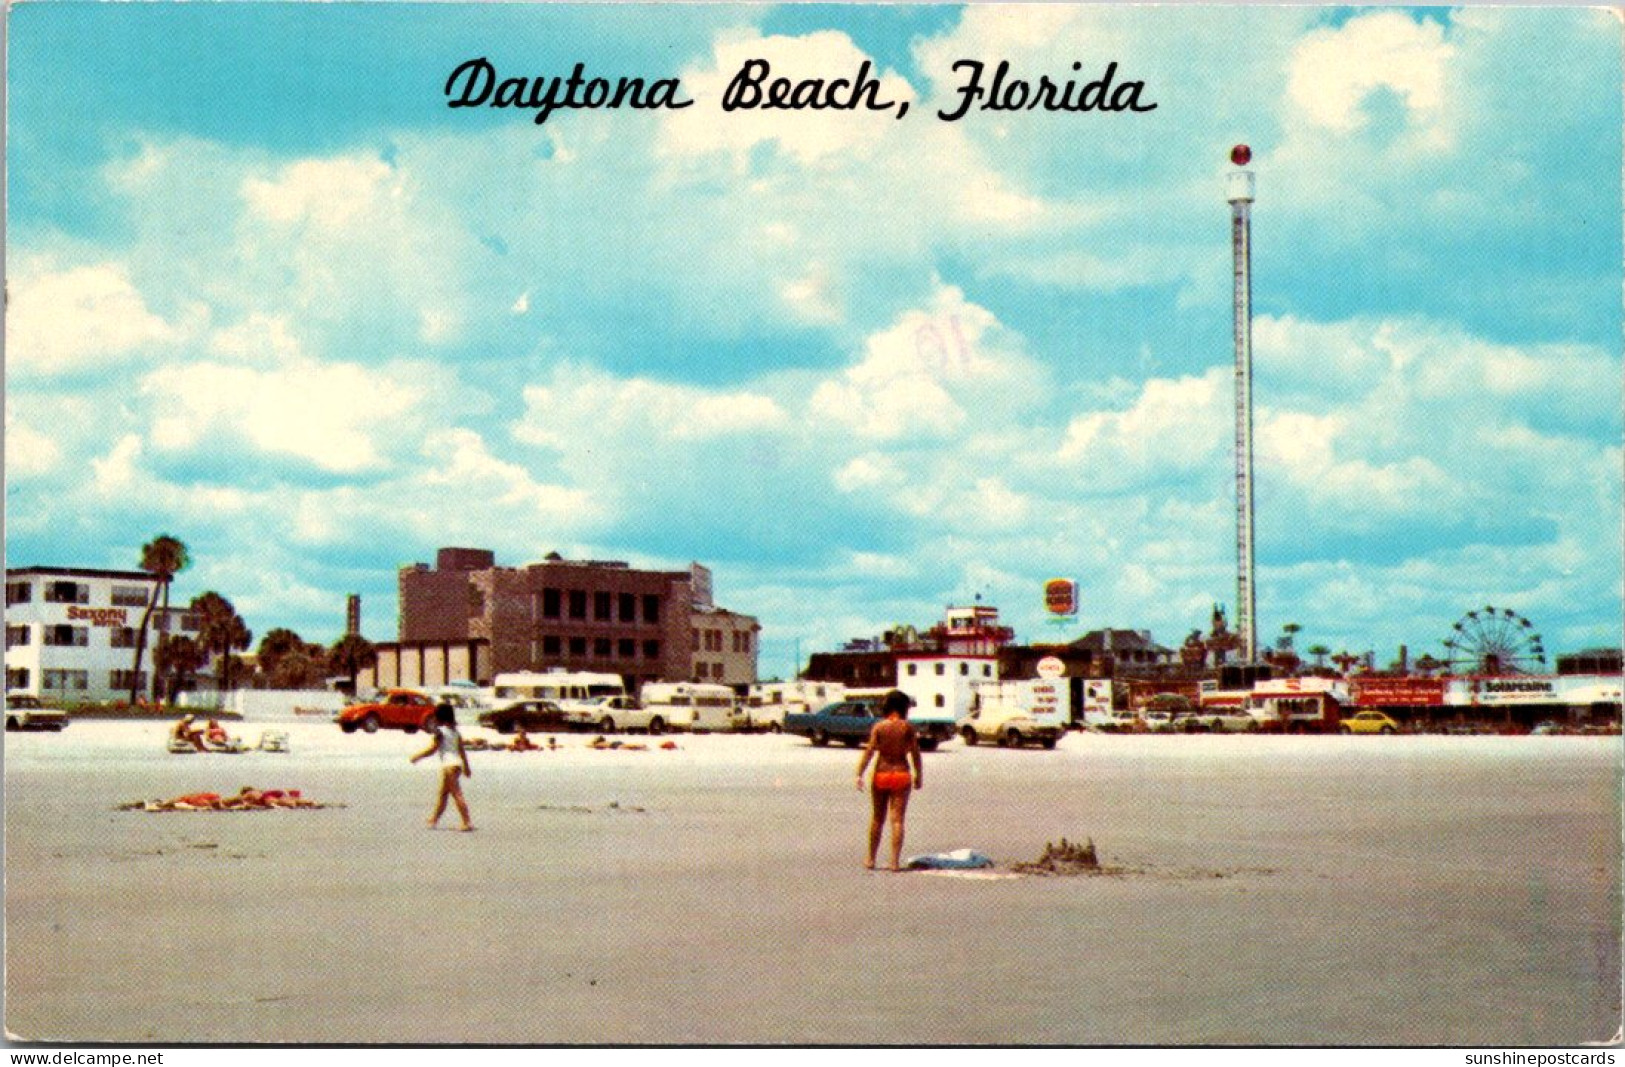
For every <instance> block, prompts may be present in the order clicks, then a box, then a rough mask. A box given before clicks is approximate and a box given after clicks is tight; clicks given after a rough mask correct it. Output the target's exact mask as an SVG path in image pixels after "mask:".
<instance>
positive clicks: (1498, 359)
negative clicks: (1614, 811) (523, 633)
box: [4, 2, 1625, 677]
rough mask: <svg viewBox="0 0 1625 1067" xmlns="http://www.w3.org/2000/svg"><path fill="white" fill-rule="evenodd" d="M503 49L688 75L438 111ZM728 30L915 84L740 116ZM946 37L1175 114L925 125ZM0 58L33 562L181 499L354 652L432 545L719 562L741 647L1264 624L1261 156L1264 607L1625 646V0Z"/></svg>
mask: <svg viewBox="0 0 1625 1067" xmlns="http://www.w3.org/2000/svg"><path fill="white" fill-rule="evenodd" d="M476 57H486V58H487V59H489V61H490V63H491V64H492V66H493V67H494V68H495V69H496V70H497V71H498V74H499V77H501V78H508V77H527V78H529V77H540V76H555V75H568V74H569V72H570V70H571V68H572V67H573V66H574V65H575V64H576V63H581V64H583V65H584V66H585V69H586V72H587V75H588V76H593V75H599V76H606V77H610V78H615V77H619V76H623V75H625V76H642V77H644V78H646V79H651V80H652V79H655V78H669V77H680V78H681V83H682V97H683V98H685V99H692V100H693V101H694V104H693V106H691V107H688V108H683V109H678V110H629V109H623V110H596V111H593V110H572V111H556V112H554V113H553V114H552V115H551V116H549V117H548V118H547V120H546V122H545V123H543V124H537V123H535V122H534V121H533V117H534V116H533V113H532V112H529V111H521V110H514V109H495V108H489V107H471V108H456V109H454V108H450V107H448V106H447V97H446V95H445V86H446V81H447V78H448V76H449V75H450V74H451V72H452V70H453V69H454V68H455V67H457V65H458V64H460V63H462V62H463V61H465V60H468V59H472V58H476ZM752 58H760V59H766V60H767V61H768V62H769V63H770V64H771V66H772V70H773V74H774V76H786V77H789V78H792V79H807V78H824V79H831V78H836V77H848V78H850V77H852V76H853V75H854V74H855V73H856V72H857V70H858V68H859V66H860V65H861V64H862V63H864V62H866V61H867V62H869V63H871V64H872V69H873V70H874V72H875V74H876V76H877V77H878V78H879V79H880V81H881V84H882V88H883V92H882V96H883V98H888V99H895V100H900V101H908V102H909V103H910V110H909V112H908V114H907V115H906V116H904V117H902V118H896V117H894V114H893V113H876V114H866V113H862V112H845V111H798V112H787V111H778V112H772V111H736V112H732V113H725V112H723V110H722V109H721V107H720V100H721V97H722V93H723V89H724V87H725V86H726V84H727V82H728V80H729V79H730V78H731V77H732V76H733V74H734V72H736V71H737V70H739V69H740V67H741V66H742V65H743V64H744V62H745V61H746V60H747V59H752ZM963 59H977V60H981V61H984V62H985V63H986V64H987V66H988V68H989V72H991V69H992V67H994V66H995V65H996V64H997V63H998V61H1000V60H1004V61H1008V62H1009V64H1010V70H1011V76H1012V77H1018V78H1026V79H1027V80H1030V81H1036V80H1037V79H1038V77H1039V76H1040V75H1047V76H1049V77H1051V78H1052V79H1053V80H1056V81H1064V80H1065V79H1067V78H1075V79H1077V80H1079V81H1080V82H1081V81H1084V80H1088V79H1093V78H1098V77H1099V76H1100V74H1101V73H1102V72H1103V71H1105V69H1106V68H1107V65H1108V64H1110V63H1115V64H1116V65H1117V66H1116V72H1115V77H1116V79H1117V81H1118V82H1119V83H1121V82H1124V81H1131V80H1132V81H1138V82H1141V83H1142V84H1143V87H1144V88H1143V90H1142V92H1141V95H1140V100H1141V103H1142V106H1143V105H1144V104H1147V103H1155V104H1156V107H1155V109H1154V110H1147V111H1142V112H1138V113H1128V112H1122V113H1116V112H1105V111H1098V110H1097V111H1088V112H1059V113H1049V112H1044V111H1015V112H1012V111H1002V112H998V111H972V112H971V113H970V114H968V115H967V116H965V117H964V118H963V119H961V120H959V121H956V122H946V121H942V120H941V119H939V118H938V113H939V112H940V111H944V110H951V108H952V107H954V106H957V100H958V93H957V89H958V87H959V86H960V85H961V84H962V81H963V77H962V73H956V72H955V70H954V63H955V62H956V61H959V60H963ZM8 63H9V81H8V94H9V105H8V106H9V115H8V130H7V133H8V140H7V144H6V163H7V196H8V202H7V203H8V218H7V235H6V271H7V277H6V285H7V292H8V307H7V315H6V333H5V339H6V355H5V386H6V394H5V459H4V463H5V478H6V515H5V518H6V562H7V565H8V566H33V565H40V566H82V567H113V568H126V567H133V566H134V565H135V564H136V563H137V561H138V559H139V554H140V547H141V545H142V544H143V543H144V542H146V541H148V540H150V539H151V538H152V537H153V536H155V535H157V534H158V533H168V534H171V535H173V536H176V537H179V538H180V539H181V540H183V541H185V542H186V544H187V545H188V546H189V548H190V551H191V555H192V558H193V561H194V562H193V565H192V567H191V568H190V570H188V571H187V572H185V573H184V574H183V575H182V576H181V577H180V578H179V579H178V581H177V584H176V596H177V597H178V598H185V597H189V596H195V595H197V594H198V593H201V592H202V591H204V590H205V589H214V590H217V591H219V592H221V593H222V594H224V595H226V596H227V597H229V598H230V599H231V600H232V601H233V602H234V603H235V604H236V605H237V607H238V609H239V611H241V612H242V614H243V615H244V617H245V619H246V620H247V622H248V624H249V626H250V627H251V628H252V629H253V630H254V631H255V635H256V640H257V638H258V636H260V635H262V634H264V633H265V632H266V631H267V630H269V629H271V628H273V627H290V628H292V629H295V630H297V631H298V632H300V633H301V634H302V635H304V636H305V637H306V638H307V639H310V640H318V641H322V642H324V643H326V642H330V641H332V640H333V639H334V638H336V637H337V636H338V634H339V633H340V632H341V630H342V627H343V619H344V602H345V596H346V594H348V593H360V594H361V595H362V602H363V632H364V633H365V634H366V636H367V637H369V638H371V639H372V640H374V641H387V640H393V639H394V638H395V637H396V605H395V574H396V570H397V568H398V567H399V566H401V565H402V564H405V563H410V562H413V561H426V562H427V561H432V559H433V557H434V552H435V550H436V548H438V547H440V546H447V545H457V546H474V547H485V548H490V549H493V550H494V551H495V552H496V554H497V558H498V561H499V563H502V564H504V565H522V564H525V563H527V562H532V561H536V560H539V559H541V558H542V557H543V556H544V555H546V554H547V553H548V552H551V551H558V552H560V553H562V554H563V555H565V556H566V557H571V558H595V559H605V558H608V559H623V560H627V561H630V562H632V563H633V564H634V565H638V566H649V567H657V568H682V567H686V566H687V565H688V563H689V562H690V561H696V560H697V561H699V562H702V563H705V564H706V565H707V566H709V567H711V568H712V569H713V571H714V573H715V589H716V596H717V600H718V601H719V602H720V603H722V604H723V605H725V606H727V607H729V608H732V609H734V610H736V611H741V612H745V613H748V614H752V615H755V616H757V617H758V618H759V619H760V621H761V624H762V627H763V632H762V638H763V652H762V657H761V662H760V671H761V673H762V675H763V676H764V677H768V676H774V675H784V674H786V673H788V672H789V671H790V670H791V668H792V663H793V662H794V657H795V655H796V653H797V652H798V651H799V653H800V655H801V656H802V657H803V659H804V658H805V656H806V655H807V654H809V653H810V652H811V651H814V650H816V649H824V648H831V647H834V646H836V645H837V644H839V643H840V642H842V641H844V640H846V639H848V638H852V637H861V636H873V635H876V634H878V633H880V632H881V631H882V630H884V629H887V628H889V627H891V626H893V625H895V624H897V623H911V624H914V625H917V626H921V627H923V626H925V625H928V624H929V623H931V622H933V621H936V620H937V619H939V618H940V616H941V614H942V610H943V608H944V607H945V606H946V605H948V604H961V603H967V602H970V601H971V600H973V598H976V597H978V596H979V597H980V598H981V599H982V601H983V602H984V603H991V604H994V605H997V606H998V607H999V608H1000V609H1001V611H1002V613H1003V615H1004V618H1005V619H1006V621H1007V622H1009V623H1010V624H1012V625H1013V626H1015V627H1016V629H1017V632H1018V635H1019V636H1020V637H1021V638H1023V639H1025V640H1034V641H1054V640H1065V639H1070V638H1071V637H1073V636H1076V635H1077V634H1079V633H1081V632H1083V631H1085V630H1088V629H1093V628H1097V627H1102V626H1111V627H1116V628H1127V629H1147V630H1150V631H1151V632H1152V634H1153V636H1154V637H1155V638H1156V639H1157V640H1158V641H1160V642H1161V643H1163V644H1165V645H1169V646H1177V645H1178V644H1179V643H1180V641H1181V640H1182V639H1183V638H1184V636H1185V635H1186V634H1187V633H1189V632H1190V631H1191V630H1193V629H1195V628H1197V627H1205V625H1206V623H1207V620H1208V616H1209V613H1210V612H1211V610H1212V607H1213V605H1214V604H1215V603H1220V604H1224V605H1226V606H1227V608H1229V610H1230V611H1231V612H1232V617H1233V613H1234V604H1235V597H1236V594H1235V582H1236V561H1235V553H1236V545H1235V501H1234V497H1235V489H1234V471H1233V464H1234V453H1233V448H1234V443H1233V437H1234V415H1233V348H1232V339H1231V338H1232V333H1231V330H1232V322H1231V288H1230V287H1231V259H1230V218H1229V206H1228V205H1227V203H1226V202H1225V197H1224V191H1225V181H1226V175H1227V172H1228V171H1230V170H1232V169H1233V168H1232V166H1231V164H1230V163H1229V160H1228V155H1229V150H1230V147H1231V146H1232V145H1234V144H1237V143H1247V144H1249V145H1250V146H1251V147H1252V150H1253V162H1252V165H1251V168H1252V170H1253V171H1254V172H1255V174H1256V176H1257V186H1258V195H1257V201H1256V203H1255V204H1254V206H1253V223H1252V225H1253V231H1252V240H1253V250H1254V278H1253V306H1254V314H1255V319H1254V326H1253V331H1254V332H1253V338H1254V359H1255V370H1254V374H1255V380H1254V403H1255V450H1256V452H1255V473H1254V479H1255V486H1256V489H1255V492H1256V508H1257V519H1256V525H1257V535H1256V543H1257V588H1258V632H1259V636H1260V639H1261V640H1262V641H1264V642H1270V641H1273V640H1274V639H1275V637H1276V636H1277V635H1278V634H1279V633H1280V631H1281V627H1282V626H1283V625H1285V624H1287V623H1296V624H1298V625H1299V626H1301V627H1302V631H1301V633H1300V634H1299V637H1298V645H1299V647H1300V648H1303V647H1306V646H1309V645H1313V644H1324V645H1325V646H1327V647H1328V648H1331V649H1333V650H1343V649H1347V650H1351V651H1356V652H1363V651H1365V650H1368V649H1369V650H1373V651H1375V652H1376V654H1377V656H1378V658H1379V660H1381V661H1384V662H1385V661H1386V660H1388V659H1390V658H1392V657H1393V655H1394V654H1395V652H1396V650H1397V647H1398V646H1399V645H1400V644H1402V643H1403V644H1406V645H1407V646H1408V648H1409V649H1410V652H1411V655H1413V656H1415V655H1419V654H1421V653H1422V652H1432V653H1434V654H1436V655H1437V654H1441V653H1442V651H1443V650H1442V648H1441V645H1440V642H1441V641H1442V640H1443V639H1444V638H1445V637H1447V636H1449V634H1450V633H1451V625H1452V623H1454V622H1455V621H1456V620H1457V619H1459V618H1461V617H1462V616H1463V615H1464V614H1465V613H1466V612H1467V611H1468V610H1471V609H1475V608H1479V607H1482V606H1484V605H1487V604H1488V605H1495V606H1497V607H1500V608H1505V609H1511V610H1514V611H1517V612H1519V613H1522V614H1523V615H1525V616H1527V617H1528V618H1529V619H1530V620H1531V621H1532V622H1533V623H1534V624H1535V626H1536V628H1537V629H1539V630H1540V631H1541V632H1542V634H1543V636H1544V639H1545V646H1546V648H1547V649H1548V650H1551V651H1555V652H1561V651H1569V650H1575V649H1579V648H1583V647H1589V646H1595V645H1614V646H1617V645H1619V644H1620V642H1621V618H1622V615H1625V603H1622V597H1621V585H1622V580H1625V579H1622V556H1625V549H1622V544H1621V519H1622V514H1625V512H1622V502H1621V488H1622V483H1625V473H1622V472H1625V457H1622V452H1621V434H1622V409H1625V399H1622V395H1621V382H1622V377H1625V375H1622V367H1621V338H1622V333H1625V324H1622V314H1621V293H1622V284H1625V268H1622V262H1625V251H1622V247H1621V232H1622V211H1621V166H1622V160H1621V128H1622V115H1621V91H1620V90H1621V84H1622V77H1621V35H1620V23H1619V19H1618V16H1617V15H1616V14H1611V13H1608V12H1604V11H1599V10H1581V9H1552V8H1495V9H1491V8H1476V7H1467V8H1456V9H1440V8H1429V9H1381V8H1356V9H1349V8H1306V7H1295V8H1268V7H1262V8H1261V7H1244V8H1212V7H1184V6H1175V7H1156V8H1147V7H1126V8H1109V7H1089V8H1082V7H1077V8H1074V7H1065V6H1051V5H1039V6H1023V7H1000V6H971V7H948V6H902V7H891V6H865V5H842V6H821V5H796V6H788V7H774V6H700V5H691V6H690V5H685V6H680V7H673V6H667V7H661V6H650V7H640V6H630V5H593V6H587V5H581V6H575V5H566V4H561V5H544V6H526V5H489V6H461V5H452V4H433V5H405V4H392V3H376V4H354V5H352V4H344V3H333V4H303V3H291V4H271V3H241V4H186V5H169V4H104V3H71V2H37V3H22V4H18V5H15V6H13V7H12V8H10V9H9V53H8ZM1074 63H1077V64H1078V65H1079V66H1078V68H1077V70H1078V71H1079V73H1074V68H1073V64H1074ZM1054 577H1069V578H1073V579H1075V580H1076V581H1077V582H1078V583H1079V587H1080V592H1079V599H1080V610H1079V614H1078V618H1077V619H1076V621H1075V622H1074V623H1072V624H1070V625H1068V626H1057V625H1055V624H1054V623H1052V622H1051V621H1049V620H1047V619H1046V617H1045V612H1044V607H1043V595H1042V585H1043V583H1044V581H1045V580H1046V579H1049V578H1054Z"/></svg>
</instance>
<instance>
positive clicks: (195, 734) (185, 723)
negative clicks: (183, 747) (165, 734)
mask: <svg viewBox="0 0 1625 1067" xmlns="http://www.w3.org/2000/svg"><path fill="white" fill-rule="evenodd" d="M196 721H197V719H196V717H195V716H192V715H183V716H181V721H180V722H178V723H176V724H175V728H174V729H173V730H171V731H170V732H169V736H170V739H171V740H173V741H180V742H182V743H184V744H189V745H191V746H192V747H193V748H195V749H197V750H198V751H199V752H206V751H208V750H207V749H206V748H204V747H203V731H202V730H199V729H198V728H197V727H195V726H193V725H192V724H193V723H194V722H196Z"/></svg>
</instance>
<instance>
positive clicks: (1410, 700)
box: [1349, 677, 1444, 708]
mask: <svg viewBox="0 0 1625 1067" xmlns="http://www.w3.org/2000/svg"><path fill="white" fill-rule="evenodd" d="M1349 688H1350V689H1351V690H1353V692H1352V693H1351V695H1352V696H1353V698H1354V704H1355V706H1356V707H1361V708H1437V707H1440V706H1442V705H1443V704H1444V679H1443V678H1365V677H1360V678H1353V679H1350V681H1349Z"/></svg>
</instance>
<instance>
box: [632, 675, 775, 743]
mask: <svg viewBox="0 0 1625 1067" xmlns="http://www.w3.org/2000/svg"><path fill="white" fill-rule="evenodd" d="M638 698H639V700H640V701H641V702H642V704H643V714H644V716H646V717H647V718H648V719H650V721H653V720H655V719H660V720H661V721H662V722H664V723H665V724H667V725H669V726H670V727H671V728H672V729H674V730H689V731H692V732H693V733H698V734H703V733H726V732H728V731H732V730H742V729H744V728H745V726H746V724H747V723H748V722H749V718H748V713H747V710H746V709H742V708H740V707H739V703H738V701H737V700H736V699H735V697H734V691H733V690H732V689H730V688H728V687H727V686H725V685H713V684H707V683H705V682H645V683H644V685H643V688H642V690H640V691H639V693H638ZM651 729H652V728H651Z"/></svg>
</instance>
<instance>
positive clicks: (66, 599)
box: [45, 582, 90, 604]
mask: <svg viewBox="0 0 1625 1067" xmlns="http://www.w3.org/2000/svg"><path fill="white" fill-rule="evenodd" d="M45 602H46V603H47V604H88V603H90V586H88V585H81V584H80V583H78V582H46V583H45Z"/></svg>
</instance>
